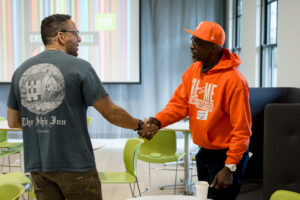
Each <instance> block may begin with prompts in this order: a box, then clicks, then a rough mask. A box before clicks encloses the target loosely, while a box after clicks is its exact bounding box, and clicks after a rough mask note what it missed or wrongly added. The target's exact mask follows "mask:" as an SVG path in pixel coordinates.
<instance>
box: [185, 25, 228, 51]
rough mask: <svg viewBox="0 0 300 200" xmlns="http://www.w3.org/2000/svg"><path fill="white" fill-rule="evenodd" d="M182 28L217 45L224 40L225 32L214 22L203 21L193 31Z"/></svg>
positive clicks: (221, 44) (221, 43)
mask: <svg viewBox="0 0 300 200" xmlns="http://www.w3.org/2000/svg"><path fill="white" fill-rule="evenodd" d="M184 30H185V31H186V32H189V33H191V34H193V35H194V36H196V37H198V38H200V39H202V40H205V41H209V42H212V43H215V44H217V45H219V46H223V44H224V42H225V32H224V30H223V28H222V27H221V26H220V25H219V24H217V23H216V22H209V21H203V22H201V23H200V24H199V25H198V26H197V28H196V29H195V31H190V30H188V29H184Z"/></svg>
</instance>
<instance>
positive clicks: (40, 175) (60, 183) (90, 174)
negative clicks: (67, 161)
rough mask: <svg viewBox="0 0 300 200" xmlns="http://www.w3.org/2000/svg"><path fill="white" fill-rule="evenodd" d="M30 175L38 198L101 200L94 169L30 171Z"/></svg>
mask: <svg viewBox="0 0 300 200" xmlns="http://www.w3.org/2000/svg"><path fill="white" fill-rule="evenodd" d="M31 176H32V180H33V186H34V193H35V195H36V198H37V199H38V200H64V199H67V200H83V199H89V200H102V192H101V182H100V179H99V177H98V172H97V170H96V169H93V170H90V171H87V172H67V171H56V172H32V173H31Z"/></svg>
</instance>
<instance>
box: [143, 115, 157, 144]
mask: <svg viewBox="0 0 300 200" xmlns="http://www.w3.org/2000/svg"><path fill="white" fill-rule="evenodd" d="M143 122H144V125H143V126H142V128H141V129H140V130H138V134H139V135H140V136H141V137H143V138H147V139H148V140H151V139H152V138H153V136H154V135H155V134H156V133H157V131H158V130H159V129H160V127H161V124H160V121H159V120H157V119H156V118H154V117H150V118H148V119H143Z"/></svg>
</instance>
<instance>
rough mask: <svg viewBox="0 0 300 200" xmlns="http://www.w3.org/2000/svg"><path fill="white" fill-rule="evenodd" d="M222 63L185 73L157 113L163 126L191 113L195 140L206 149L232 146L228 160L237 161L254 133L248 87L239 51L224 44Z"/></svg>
mask: <svg viewBox="0 0 300 200" xmlns="http://www.w3.org/2000/svg"><path fill="white" fill-rule="evenodd" d="M222 51H223V55H222V58H221V59H220V61H219V63H218V64H217V65H216V66H214V67H213V68H212V69H210V70H209V71H208V72H206V73H203V72H202V62H195V63H193V64H192V65H191V66H190V67H189V68H188V69H187V70H186V71H185V72H184V74H183V76H182V83H181V84H180V85H179V86H178V88H177V89H176V91H175V93H174V94H173V96H172V98H171V99H170V101H169V103H168V104H167V105H166V107H165V108H164V109H163V110H162V111H160V112H159V113H157V114H156V116H155V117H156V118H157V119H158V120H159V121H160V122H161V127H165V126H168V125H170V124H173V123H175V122H177V121H179V120H181V119H183V118H185V117H186V116H189V121H190V130H191V135H192V139H193V142H194V143H195V144H197V145H199V146H201V147H203V148H206V149H227V148H228V149H229V150H228V151H227V159H226V161H225V164H238V163H239V161H240V159H241V158H242V156H243V153H244V152H246V151H247V149H248V146H249V138H250V136H251V124H252V122H251V114H250V106H249V87H248V83H247V81H246V79H245V78H244V76H243V75H242V74H241V73H240V72H239V71H238V68H237V67H238V65H239V64H240V63H241V61H240V59H239V57H238V56H237V55H236V54H232V53H230V52H229V51H228V50H227V49H225V48H223V50H222Z"/></svg>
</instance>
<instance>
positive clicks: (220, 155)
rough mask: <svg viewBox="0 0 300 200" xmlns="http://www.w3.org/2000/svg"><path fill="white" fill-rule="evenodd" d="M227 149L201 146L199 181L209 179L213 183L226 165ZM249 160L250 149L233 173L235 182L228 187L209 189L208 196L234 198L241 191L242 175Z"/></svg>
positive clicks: (223, 199)
mask: <svg viewBox="0 0 300 200" xmlns="http://www.w3.org/2000/svg"><path fill="white" fill-rule="evenodd" d="M227 150H228V149H225V150H209V149H204V148H200V150H199V152H198V153H197V155H196V162H197V173H198V180H199V181H207V182H208V183H209V184H211V183H212V181H213V179H214V177H215V175H216V174H217V173H218V172H219V171H220V170H221V169H222V168H223V167H224V165H225V164H224V163H225V160H226V158H227V155H226V152H227ZM248 160H249V151H246V152H245V153H244V155H243V157H242V159H241V161H240V162H239V164H238V165H237V170H236V171H235V172H234V173H233V184H232V185H231V186H230V187H228V188H222V189H220V190H216V189H215V188H210V187H209V189H208V198H211V199H214V200H234V199H236V197H237V196H238V194H239V192H240V188H241V185H242V177H243V175H244V173H245V169H246V166H247V163H248Z"/></svg>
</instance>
